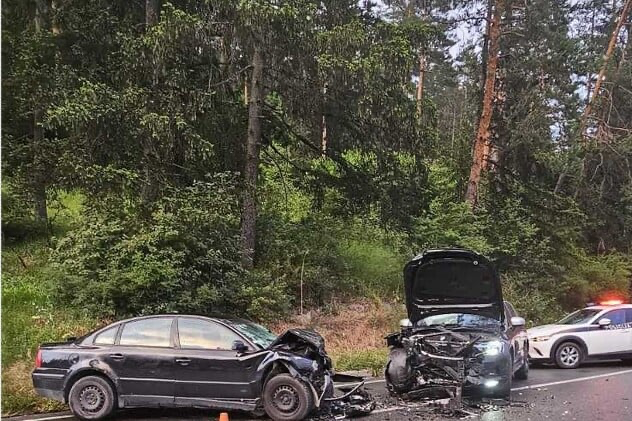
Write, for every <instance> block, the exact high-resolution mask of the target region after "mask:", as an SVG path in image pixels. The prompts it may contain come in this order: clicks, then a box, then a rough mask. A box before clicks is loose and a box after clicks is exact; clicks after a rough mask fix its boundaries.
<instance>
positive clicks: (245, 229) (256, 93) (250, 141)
mask: <svg viewBox="0 0 632 421" xmlns="http://www.w3.org/2000/svg"><path fill="white" fill-rule="evenodd" d="M263 65H264V57H263V52H262V51H261V49H260V47H255V51H254V54H253V57H252V66H253V68H252V80H251V84H250V98H249V101H250V103H249V107H248V138H247V142H246V164H245V168H244V189H243V192H242V205H241V206H242V211H241V247H242V266H243V267H244V268H245V269H252V267H253V265H254V255H255V238H256V224H257V176H258V173H259V149H260V146H261V112H262V102H263Z"/></svg>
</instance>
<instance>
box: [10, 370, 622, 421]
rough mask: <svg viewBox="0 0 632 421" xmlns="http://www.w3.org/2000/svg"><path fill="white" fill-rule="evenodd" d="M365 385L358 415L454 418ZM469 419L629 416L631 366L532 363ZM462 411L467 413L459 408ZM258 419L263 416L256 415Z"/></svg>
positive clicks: (598, 420) (610, 420)
mask: <svg viewBox="0 0 632 421" xmlns="http://www.w3.org/2000/svg"><path fill="white" fill-rule="evenodd" d="M366 387H367V389H368V390H369V391H370V392H371V394H372V395H373V396H374V397H375V398H376V400H377V402H378V408H377V409H376V410H375V411H374V412H373V413H372V414H371V415H369V416H366V417H363V418H358V419H359V420H363V421H377V420H380V421H384V420H388V421H400V420H401V421H404V420H420V421H421V420H424V421H430V420H432V421H443V420H454V419H457V418H458V417H455V415H454V414H446V413H442V412H441V410H440V409H436V408H429V407H427V406H423V405H420V404H419V403H415V402H401V401H396V400H393V399H392V398H389V397H388V396H387V395H386V393H385V392H386V391H385V389H384V382H383V381H382V380H379V379H374V380H370V381H368V382H367V386H366ZM464 409H465V410H466V411H468V413H469V414H470V415H469V417H470V418H472V419H479V420H483V421H539V420H548V419H551V420H556V421H623V420H632V367H630V366H625V365H623V364H622V363H620V362H608V363H595V364H587V365H584V366H582V367H581V368H579V369H576V370H560V369H557V368H553V367H544V368H537V369H536V368H533V369H532V370H531V373H530V376H529V380H527V381H515V382H514V385H513V389H512V403H511V404H510V405H508V406H507V405H501V404H500V402H498V403H495V402H490V403H484V404H482V405H479V406H478V407H465V408H464ZM218 415H219V414H218V413H217V412H212V411H199V410H191V411H183V410H147V409H145V410H127V411H121V412H120V413H119V414H118V416H117V417H116V418H115V419H116V420H117V421H146V420H160V421H179V420H186V421H201V420H213V419H215V420H216V419H218ZM230 415H231V419H234V420H239V421H250V420H251V419H252V418H251V417H250V416H249V415H248V414H245V413H231V414H230ZM461 415H466V416H467V413H466V414H461ZM3 420H11V421H26V420H39V421H57V420H59V421H73V420H76V419H75V418H74V417H72V416H71V415H69V414H68V413H57V414H46V415H41V416H27V417H14V418H3ZM258 420H259V421H261V420H262V419H261V418H259V419H258Z"/></svg>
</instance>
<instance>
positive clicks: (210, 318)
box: [108, 313, 248, 326]
mask: <svg viewBox="0 0 632 421" xmlns="http://www.w3.org/2000/svg"><path fill="white" fill-rule="evenodd" d="M157 317H199V318H202V319H209V320H216V321H219V322H224V323H230V322H233V323H236V322H242V323H248V320H245V319H239V318H229V317H226V318H225V317H215V316H206V315H204V314H181V313H173V314H169V313H165V314H148V315H144V316H137V317H130V318H128V319H122V320H117V321H115V322H112V323H110V324H109V325H108V326H112V325H115V324H121V323H127V322H132V321H135V320H143V319H153V318H157Z"/></svg>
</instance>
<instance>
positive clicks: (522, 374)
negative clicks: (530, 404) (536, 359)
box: [514, 358, 529, 380]
mask: <svg viewBox="0 0 632 421" xmlns="http://www.w3.org/2000/svg"><path fill="white" fill-rule="evenodd" d="M514 377H515V378H516V380H527V379H528V378H529V360H527V359H526V358H525V359H524V362H523V363H522V365H521V366H520V368H519V369H518V371H516V373H515V374H514Z"/></svg>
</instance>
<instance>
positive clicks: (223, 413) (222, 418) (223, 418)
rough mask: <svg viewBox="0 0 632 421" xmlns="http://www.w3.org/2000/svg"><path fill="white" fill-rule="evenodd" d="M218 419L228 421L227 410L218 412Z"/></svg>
mask: <svg viewBox="0 0 632 421" xmlns="http://www.w3.org/2000/svg"><path fill="white" fill-rule="evenodd" d="M219 421H228V412H222V413H221V414H219Z"/></svg>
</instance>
